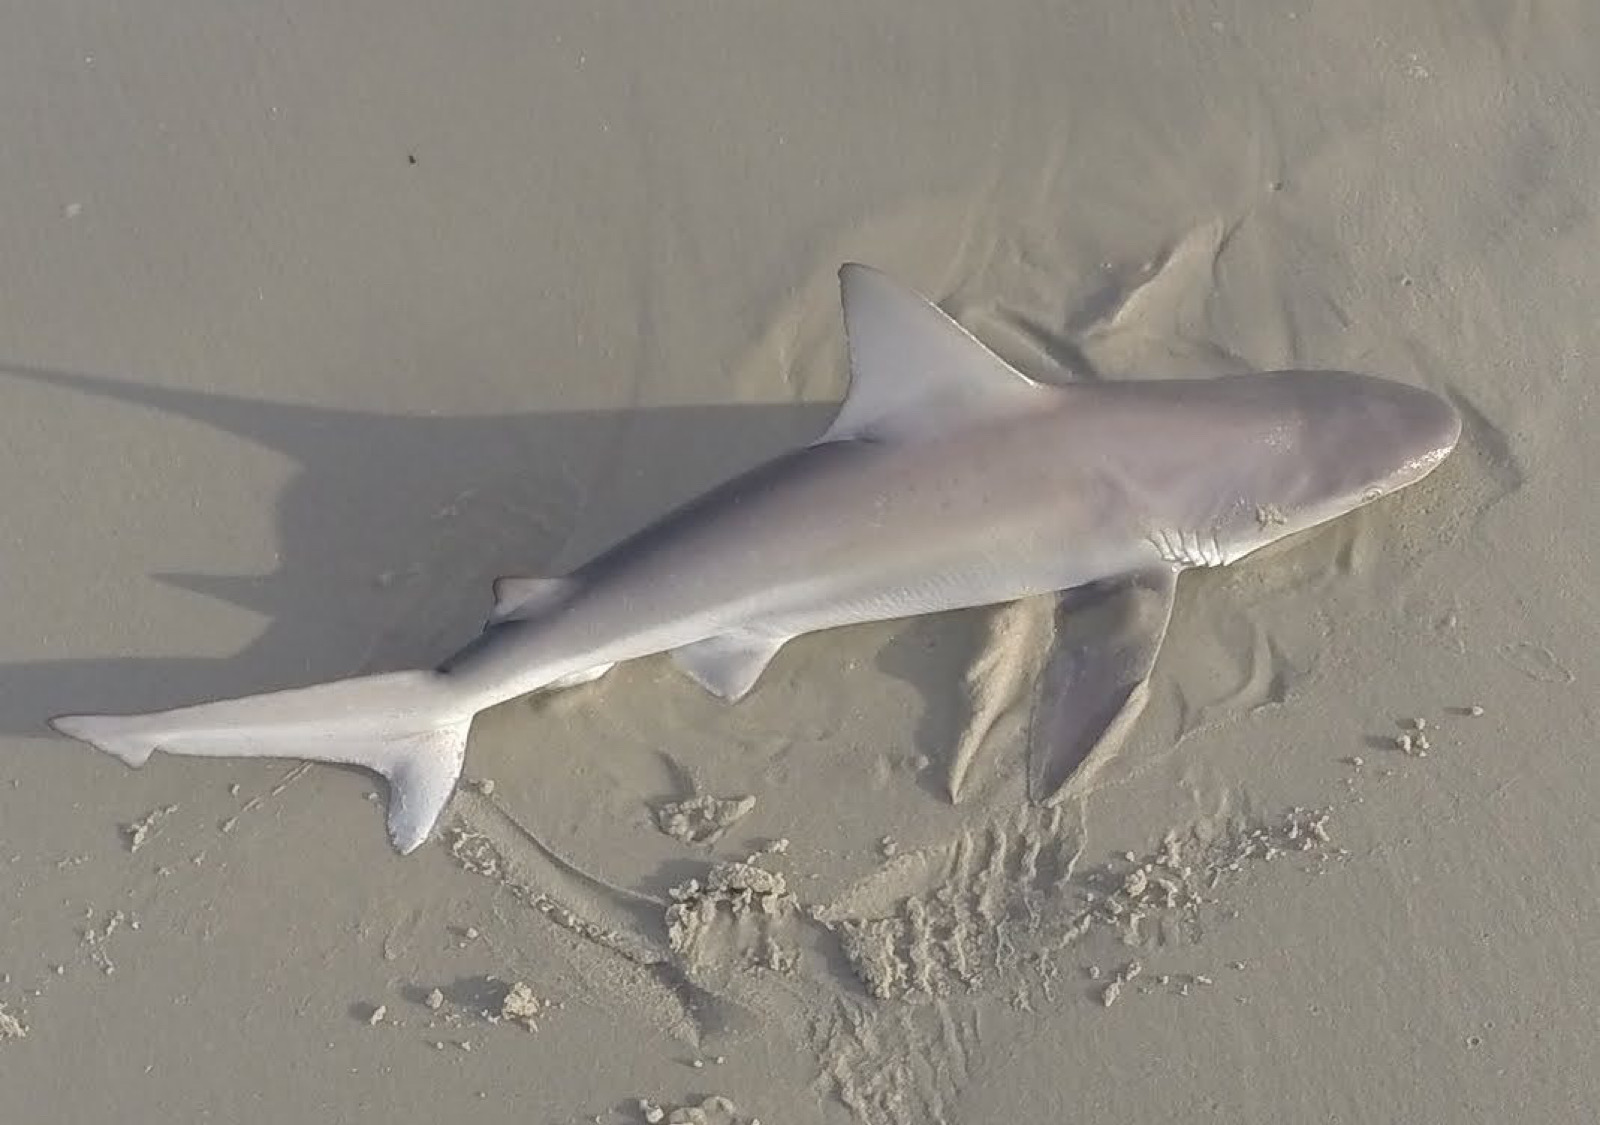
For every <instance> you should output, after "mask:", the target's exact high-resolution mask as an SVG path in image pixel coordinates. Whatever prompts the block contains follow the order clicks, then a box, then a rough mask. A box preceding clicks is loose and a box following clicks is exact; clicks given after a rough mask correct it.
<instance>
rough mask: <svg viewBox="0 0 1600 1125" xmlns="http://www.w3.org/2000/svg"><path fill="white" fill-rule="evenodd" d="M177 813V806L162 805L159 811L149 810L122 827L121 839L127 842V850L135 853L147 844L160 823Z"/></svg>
mask: <svg viewBox="0 0 1600 1125" xmlns="http://www.w3.org/2000/svg"><path fill="white" fill-rule="evenodd" d="M177 811H178V806H177V805H163V806H162V807H161V808H159V809H151V810H150V811H149V812H147V813H145V814H144V815H143V816H141V817H140V818H139V819H138V820H135V821H133V822H131V823H129V824H124V825H123V826H122V838H123V839H124V840H126V841H127V842H128V850H129V851H130V852H136V851H138V850H139V849H140V848H142V847H144V846H145V844H146V843H148V842H149V840H150V838H151V837H152V836H154V835H155V834H156V830H157V829H158V828H160V826H161V822H162V821H163V820H166V819H167V817H169V816H171V815H172V814H173V813H175V812H177Z"/></svg>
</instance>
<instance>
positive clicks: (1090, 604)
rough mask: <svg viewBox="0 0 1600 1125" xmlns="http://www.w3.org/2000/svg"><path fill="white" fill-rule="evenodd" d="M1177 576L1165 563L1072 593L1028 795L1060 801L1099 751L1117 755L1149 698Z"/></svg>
mask: <svg viewBox="0 0 1600 1125" xmlns="http://www.w3.org/2000/svg"><path fill="white" fill-rule="evenodd" d="M1177 579H1178V576H1177V573H1176V572H1175V571H1173V570H1171V569H1169V568H1165V567H1163V568H1158V569H1153V570H1148V571H1141V572H1139V573H1135V574H1129V575H1125V576H1123V577H1122V578H1119V579H1115V580H1111V581H1107V582H1101V583H1096V584H1095V585H1093V586H1090V587H1086V588H1079V589H1076V590H1067V591H1064V592H1063V593H1062V594H1061V598H1060V602H1059V603H1058V605H1057V609H1056V619H1055V641H1054V644H1053V646H1052V648H1051V651H1050V656H1049V659H1048V660H1047V661H1046V663H1045V668H1044V672H1043V674H1042V675H1041V676H1040V677H1039V685H1038V688H1037V695H1036V697H1035V702H1034V707H1033V719H1032V724H1031V727H1030V730H1029V733H1028V796H1029V797H1030V798H1031V799H1032V800H1034V801H1036V802H1039V803H1042V804H1050V803H1053V802H1054V801H1056V800H1057V799H1059V798H1060V797H1061V796H1062V795H1063V793H1064V792H1065V791H1066V789H1067V787H1068V783H1069V782H1071V781H1072V780H1073V779H1074V778H1075V777H1078V776H1079V775H1080V773H1081V771H1082V769H1083V767H1084V765H1085V763H1086V762H1087V761H1088V759H1089V758H1090V757H1091V756H1093V755H1095V754H1096V753H1097V752H1099V753H1102V754H1105V753H1110V752H1111V751H1112V750H1114V749H1115V748H1116V746H1117V745H1119V744H1120V743H1121V741H1122V739H1123V738H1124V737H1125V736H1126V734H1127V731H1128V728H1129V727H1130V726H1131V725H1132V724H1133V721H1134V720H1135V719H1136V718H1138V716H1139V712H1141V711H1142V710H1144V705H1145V703H1146V701H1147V700H1148V699H1149V694H1150V690H1149V680H1150V673H1151V671H1152V669H1153V668H1154V667H1155V662H1156V654H1157V653H1158V652H1160V651H1161V641H1162V638H1164V637H1165V636H1166V633H1167V622H1168V621H1169V620H1171V617H1172V601H1173V595H1174V592H1175V590H1176V587H1177Z"/></svg>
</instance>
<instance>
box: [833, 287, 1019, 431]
mask: <svg viewBox="0 0 1600 1125" xmlns="http://www.w3.org/2000/svg"><path fill="white" fill-rule="evenodd" d="M839 289H840V293H841V296H842V298H843V301H844V328H845V338H846V340H847V341H848V343H849V347H850V391H849V394H847V395H846V396H845V400H844V404H843V405H842V406H840V407H839V414H838V416H837V417H836V418H835V419H834V420H833V425H832V426H830V427H828V432H827V433H826V434H824V435H823V436H822V438H821V439H820V440H822V441H843V440H848V439H851V438H869V439H871V438H897V437H918V436H924V435H927V434H932V433H938V432H940V431H942V430H945V429H948V428H949V427H950V426H951V425H952V424H956V423H959V422H960V421H961V420H963V419H966V418H971V417H974V416H976V415H981V414H983V413H985V412H989V411H993V410H996V409H1000V408H1002V407H1003V405H1004V404H1008V403H1015V402H1016V401H1017V400H1018V399H1019V398H1020V397H1023V396H1026V395H1029V394H1031V393H1034V392H1037V391H1038V390H1039V389H1040V388H1039V384H1037V383H1035V382H1034V381H1033V380H1032V379H1029V378H1028V377H1027V376H1026V375H1024V374H1022V373H1021V372H1020V371H1018V370H1017V369H1016V368H1014V367H1012V366H1011V365H1010V364H1008V363H1006V361H1005V360H1003V359H1001V358H1000V357H999V356H997V355H995V354H994V353H993V352H991V351H990V350H989V349H988V348H986V347H984V346H983V344H981V343H979V341H978V339H977V338H976V337H975V336H973V335H972V333H970V332H968V331H967V330H966V329H965V328H963V327H961V325H959V324H957V323H956V322H955V321H954V320H952V319H951V318H950V317H949V316H948V315H946V314H945V313H944V311H943V310H941V309H940V308H939V307H938V306H937V305H935V304H933V303H932V302H931V301H928V300H927V299H925V298H923V297H922V296H920V295H918V294H916V293H913V292H911V291H910V290H908V289H903V288H901V287H900V286H898V285H896V284H895V283H894V282H893V281H891V280H890V279H889V278H888V277H887V276H885V275H884V274H882V273H880V272H879V271H878V270H875V269H873V268H871V267H870V266H863V265H860V264H858V263H855V262H850V263H847V264H846V265H845V266H843V267H842V268H841V269H840V270H839Z"/></svg>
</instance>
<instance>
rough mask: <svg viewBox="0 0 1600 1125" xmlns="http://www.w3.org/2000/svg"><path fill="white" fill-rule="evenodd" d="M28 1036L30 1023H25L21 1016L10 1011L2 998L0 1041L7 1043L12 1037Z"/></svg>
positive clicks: (0, 1003)
mask: <svg viewBox="0 0 1600 1125" xmlns="http://www.w3.org/2000/svg"><path fill="white" fill-rule="evenodd" d="M27 1037H28V1025H27V1024H25V1023H23V1022H22V1019H21V1018H20V1017H18V1016H15V1015H13V1014H12V1013H11V1012H10V1011H8V1010H7V1009H6V1005H5V1001H3V1000H0V1043H5V1042H8V1041H9V1040H12V1039H26V1038H27Z"/></svg>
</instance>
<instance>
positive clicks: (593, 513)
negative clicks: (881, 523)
mask: <svg viewBox="0 0 1600 1125" xmlns="http://www.w3.org/2000/svg"><path fill="white" fill-rule="evenodd" d="M0 375H3V376H5V377H9V378H13V379H22V380H27V381H30V382H33V383H37V384H43V385H47V386H51V387H56V388H59V389H60V390H61V391H62V392H63V393H78V394H87V395H92V396H95V397H97V398H102V399H109V400H113V401H116V402H121V403H126V404H128V405H129V406H130V407H135V408H141V409H145V410H150V411H156V412H160V413H163V414H167V415H172V416H177V417H181V418H185V419H188V420H191V421H195V422H198V423H201V424H204V425H208V426H211V427H214V428H216V429H218V430H221V431H224V432H225V433H228V434H231V435H233V436H235V437H237V438H239V439H241V440H245V441H249V442H252V443H255V444H257V445H259V446H262V447H265V448H267V449H270V450H272V451H274V452H276V453H278V454H280V455H282V456H285V457H288V458H290V459H292V460H293V461H294V463H295V464H296V466H297V469H296V472H295V473H294V476H293V477H292V479H291V480H290V482H289V484H288V485H287V486H286V488H285V489H284V491H283V493H282V495H281V496H280V498H279V499H278V501H277V512H276V527H277V538H278V543H279V551H278V560H277V566H276V568H275V569H274V570H272V571H271V572H269V573H266V574H260V575H231V574H204V573H177V574H156V575H152V577H154V578H156V579H157V580H158V581H161V582H165V583H168V584H171V585H174V586H178V587H181V588H183V589H185V590H189V591H192V592H194V593H197V594H202V595H206V596H209V597H214V598H220V599H222V600H224V601H226V602H229V603H231V604H234V605H237V606H241V607H244V608H247V609H249V610H252V611H254V612H255V613H258V614H260V615H261V616H262V617H263V618H264V619H265V626H264V628H263V629H262V631H261V633H260V634H259V635H258V636H257V637H256V638H255V639H254V640H253V641H251V642H250V643H249V644H248V645H246V646H245V647H244V648H243V649H242V650H241V651H239V652H237V653H234V654H233V655H230V656H227V657H222V658H214V657H210V656H206V657H198V656H115V657H110V656H85V657H81V658H75V659H64V660H62V659H57V660H46V661H36V662H20V663H12V664H7V665H3V666H0V732H3V733H6V734H13V735H27V734H36V735H48V734H49V731H48V728H47V727H46V725H45V724H46V720H47V719H48V718H49V717H50V716H52V715H56V714H60V713H62V712H65V711H72V710H83V709H85V708H92V709H94V710H97V711H106V712H133V711H149V710H156V709H162V708H168V707H173V706H178V705H182V704H186V703H194V702H199V701H202V700H206V699H217V698H227V697H231V696H236V695H241V694H244V693H248V692H256V691H266V690H271V689H274V688H286V687H295V686H298V685H301V684H308V683H314V682H317V681H320V680H325V679H330V678H335V677H340V676H347V675H353V674H357V673H363V672H379V671H389V670H396V669H403V668H409V667H430V666H432V665H433V664H434V663H435V662H436V661H437V660H439V659H441V658H442V657H444V656H445V655H447V654H448V653H449V652H450V651H452V650H453V649H454V648H455V647H457V646H458V645H460V644H461V643H463V642H465V641H466V640H467V639H469V638H470V637H471V636H472V635H473V634H475V633H476V632H477V631H478V629H479V628H481V626H482V624H483V622H484V619H485V616H486V614H487V612H488V609H489V605H490V602H491V594H490V584H491V582H492V581H493V579H494V578H495V577H496V576H497V575H500V574H508V573H509V574H539V573H542V572H545V571H547V570H548V569H549V568H550V567H551V566H552V565H554V564H556V563H557V562H558V561H559V562H561V564H562V566H563V568H565V567H566V566H567V565H570V564H573V563H576V562H579V561H582V557H583V556H586V555H588V554H590V553H593V551H595V550H597V549H599V548H602V547H604V546H606V545H607V544H608V542H609V541H611V540H613V539H620V538H621V537H623V536H624V535H626V534H628V533H629V532H631V531H633V530H635V529H637V528H638V527H639V526H642V525H643V524H645V523H647V522H648V521H649V520H651V519H653V518H654V517H656V516H657V515H659V514H661V513H662V512H664V511H666V510H667V509H669V508H670V507H672V506H673V505H674V504H676V503H679V502H681V501H683V500H686V499H689V498H690V497H693V496H695V495H697V494H698V493H700V492H701V491H703V490H704V489H705V488H707V487H709V486H710V485H712V484H714V483H716V482H717V481H719V480H721V479H724V478H726V477H729V476H732V475H734V474H735V473H738V472H740V471H742V470H744V469H746V468H749V467H750V466H752V465H754V464H757V463H759V462H761V461H763V460H766V459H767V458H769V457H772V456H774V455H775V454H777V453H780V452H783V451H785V450H787V449H790V448H793V447H795V446H797V445H800V444H803V443H804V442H806V441H809V440H811V439H812V438H814V437H815V436H816V435H817V434H819V433H820V432H821V431H822V430H823V429H824V428H826V426H827V424H828V421H829V420H830V418H831V417H832V415H833V413H834V412H835V410H836V407H834V406H832V405H829V404H825V403H824V404H814V405H807V404H771V405H754V404H751V405H744V404H739V405H718V406H673V407H648V408H641V409H623V410H575V411H560V412H543V413H538V412H535V413H517V414H513V413H506V414H494V415H477V416H465V417H440V416H406V415H395V414H383V413H376V412H365V411H356V410H344V409H334V408H329V407H322V406H305V405H295V404H290V403H281V402H271V401H265V400H261V399H252V398H246V397H241V396H237V395H231V394H222V393H214V392H209V391H197V390H183V389H175V388H167V387H160V386H154V385H150V384H141V383H137V382H132V381H124V380H119V379H113V378H107V377H104V376H100V375H90V374H81V373H76V372H69V371H56V370H48V369H42V368H30V367H19V366H14V365H8V366H0ZM575 550H576V551H578V552H579V555H578V556H577V557H567V556H571V555H573V552H574V551H575ZM558 556H561V558H559V559H558Z"/></svg>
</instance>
